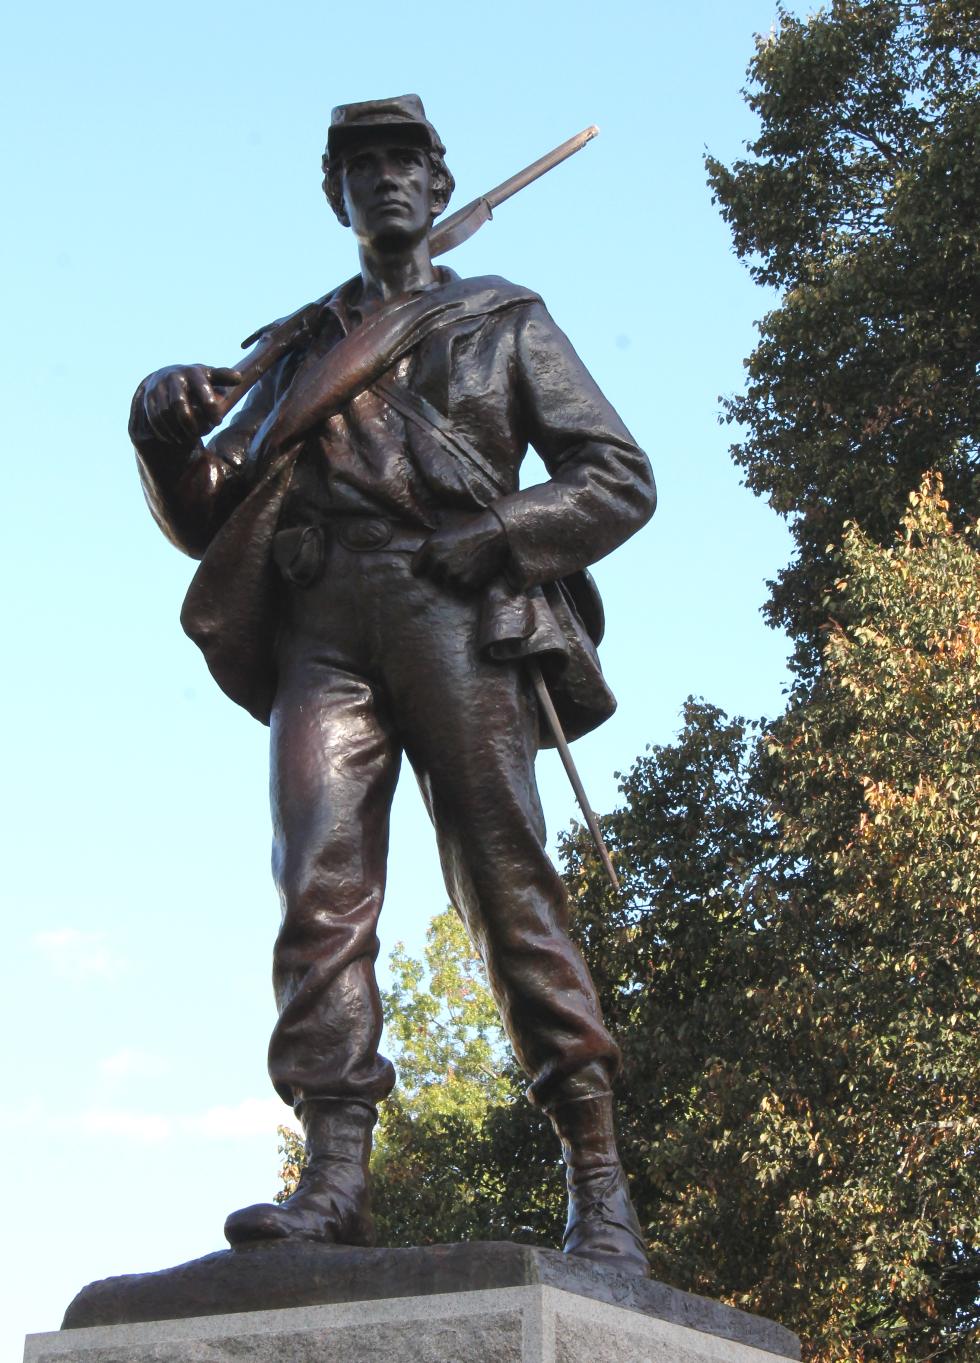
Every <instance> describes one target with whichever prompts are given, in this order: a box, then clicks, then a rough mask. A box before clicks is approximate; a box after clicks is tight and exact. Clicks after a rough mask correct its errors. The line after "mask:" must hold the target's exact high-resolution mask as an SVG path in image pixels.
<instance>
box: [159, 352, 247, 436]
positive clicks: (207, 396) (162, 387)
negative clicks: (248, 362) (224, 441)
mask: <svg viewBox="0 0 980 1363" xmlns="http://www.w3.org/2000/svg"><path fill="white" fill-rule="evenodd" d="M241 377H242V376H241V374H240V373H239V372H238V370H237V369H222V368H213V367H211V366H209V365H204V364H172V365H168V367H167V368H166V369H158V370H157V371H156V373H155V374H151V375H150V377H149V378H148V379H146V380H145V382H144V384H143V413H144V415H145V417H146V422H147V425H148V426H149V428H150V430H151V431H152V432H153V434H154V435H155V436H156V437H157V438H158V439H159V440H165V441H168V442H170V443H174V444H180V445H186V444H188V443H190V444H195V443H196V442H197V441H198V440H200V439H201V438H202V436H205V435H207V434H208V432H209V431H213V430H214V428H215V426H217V425H218V424H219V422H220V421H221V419H222V417H223V416H224V415H225V411H224V406H223V404H222V403H221V402H220V400H219V399H220V394H218V393H217V392H216V391H215V389H217V388H230V387H233V386H234V385H235V384H237V383H240V382H241Z"/></svg>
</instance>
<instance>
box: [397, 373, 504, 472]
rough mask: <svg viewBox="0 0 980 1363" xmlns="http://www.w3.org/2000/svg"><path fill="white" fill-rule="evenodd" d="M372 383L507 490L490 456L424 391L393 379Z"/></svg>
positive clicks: (459, 456)
mask: <svg viewBox="0 0 980 1363" xmlns="http://www.w3.org/2000/svg"><path fill="white" fill-rule="evenodd" d="M371 386H372V388H373V389H374V391H375V392H376V393H378V394H379V395H380V396H381V397H382V398H384V400H385V402H387V403H388V405H389V407H393V408H394V409H395V411H396V412H397V413H398V414H399V416H401V417H404V419H405V420H406V421H411V422H414V424H415V425H416V426H419V427H421V429H422V430H423V431H425V433H426V434H427V435H430V436H432V437H433V438H434V439H435V440H437V441H438V443H439V444H440V445H442V447H443V449H446V450H448V451H449V453H450V454H453V455H455V456H456V458H457V459H461V460H462V461H463V463H464V464H468V465H469V466H470V468H471V469H472V470H473V471H474V472H475V473H477V474H479V475H480V477H481V478H483V479H485V480H486V481H487V482H488V483H489V484H490V486H491V487H493V488H495V489H496V490H497V492H499V493H501V494H502V493H504V492H506V490H507V489H506V486H505V485H504V483H503V482H502V480H501V477H500V474H499V473H498V471H497V470H496V469H495V468H494V467H493V465H492V464H491V463H490V461H489V459H487V457H486V456H485V455H484V454H482V453H481V452H480V450H478V449H477V448H476V446H475V445H474V444H473V443H472V442H471V441H469V440H467V438H466V436H465V435H464V434H463V432H462V431H460V430H457V429H456V427H455V426H454V425H453V423H452V422H451V421H450V420H449V418H448V417H447V416H444V415H443V413H442V412H440V411H439V409H438V408H437V407H433V405H432V403H431V402H429V401H428V400H427V399H426V398H424V397H422V395H421V393H412V392H410V391H409V390H408V389H407V388H402V387H400V386H398V385H396V384H394V383H390V382H389V381H388V380H387V379H378V380H376V381H375V383H373V384H372V385H371Z"/></svg>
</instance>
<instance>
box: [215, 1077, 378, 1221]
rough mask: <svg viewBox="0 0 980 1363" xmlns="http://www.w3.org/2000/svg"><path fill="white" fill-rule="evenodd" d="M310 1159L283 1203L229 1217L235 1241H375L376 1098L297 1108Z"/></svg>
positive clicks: (264, 1204)
mask: <svg viewBox="0 0 980 1363" xmlns="http://www.w3.org/2000/svg"><path fill="white" fill-rule="evenodd" d="M297 1115H298V1117H299V1119H300V1121H301V1122H302V1125H303V1130H304V1132H305V1135H306V1157H307V1162H306V1165H305V1167H304V1169H303V1172H302V1173H301V1174H300V1178H299V1184H298V1186H297V1188H296V1191H295V1192H294V1193H293V1194H291V1196H289V1197H287V1198H286V1199H285V1201H284V1202H280V1203H275V1202H258V1203H256V1204H255V1205H254V1206H251V1207H242V1208H241V1210H240V1211H237V1212H232V1213H231V1215H230V1216H229V1217H228V1219H227V1221H226V1222H225V1239H226V1240H227V1241H228V1243H229V1244H230V1245H233V1246H235V1245H244V1244H252V1243H255V1242H258V1241H263V1240H320V1241H324V1242H326V1243H327V1244H334V1245H372V1244H373V1243H374V1221H373V1219H372V1217H371V1210H370V1204H369V1185H368V1160H369V1159H370V1157H371V1133H372V1132H373V1130H374V1125H375V1122H376V1121H377V1120H378V1110H377V1108H376V1107H375V1106H374V1105H373V1104H372V1103H362V1102H356V1101H346V1100H340V1099H338V1100H336V1101H326V1102H324V1101H321V1102H306V1103H303V1104H301V1105H300V1107H299V1108H297Z"/></svg>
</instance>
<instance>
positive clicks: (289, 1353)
mask: <svg viewBox="0 0 980 1363" xmlns="http://www.w3.org/2000/svg"><path fill="white" fill-rule="evenodd" d="M790 1357H795V1358H798V1357H799V1354H798V1353H795V1352H794V1354H792V1355H787V1354H774V1353H772V1352H770V1351H768V1350H763V1349H757V1348H755V1347H754V1346H753V1345H751V1344H740V1343H738V1342H737V1341H735V1340H731V1339H725V1338H723V1337H722V1336H720V1335H714V1334H707V1333H705V1332H704V1331H702V1330H692V1329H691V1328H689V1327H688V1326H685V1325H675V1324H673V1323H672V1322H670V1321H665V1320H657V1319H656V1318H655V1317H651V1316H645V1315H642V1314H641V1313H640V1312H637V1311H630V1310H628V1309H626V1308H624V1307H622V1306H610V1305H609V1304H608V1303H607V1302H600V1301H593V1300H590V1299H589V1298H588V1297H579V1296H576V1295H574V1294H573V1293H571V1292H563V1291H561V1290H560V1289H559V1288H554V1287H543V1286H541V1285H537V1286H529V1287H501V1288H496V1289H492V1290H491V1291H489V1292H448V1293H444V1294H440V1295H439V1296H435V1297H397V1298H393V1299H389V1300H387V1301H364V1302H351V1303H345V1304H338V1305H335V1306H297V1307H293V1308H292V1309H291V1310H287V1311H243V1312H236V1313H235V1314H234V1315H230V1316H194V1317H191V1318H190V1319H185V1320H171V1321H154V1322H151V1323H144V1324H141V1325H109V1326H94V1327H91V1328H88V1329H80V1330H59V1331H57V1332H55V1333H52V1334H44V1335H29V1336H28V1339H27V1349H26V1351H25V1354H24V1360H25V1363H785V1360H787V1359H788V1358H790Z"/></svg>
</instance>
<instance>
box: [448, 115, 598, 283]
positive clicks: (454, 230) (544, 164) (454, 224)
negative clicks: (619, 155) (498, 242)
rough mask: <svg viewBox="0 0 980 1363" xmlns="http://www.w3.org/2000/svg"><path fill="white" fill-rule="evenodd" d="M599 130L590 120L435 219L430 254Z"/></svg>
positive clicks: (454, 242) (473, 227)
mask: <svg viewBox="0 0 980 1363" xmlns="http://www.w3.org/2000/svg"><path fill="white" fill-rule="evenodd" d="M598 133H599V129H598V128H597V127H596V126H595V124H594V123H593V124H592V126H591V127H589V128H584V129H583V130H582V132H580V133H576V134H575V136H574V137H570V138H569V139H568V141H567V142H562V144H561V146H558V147H555V148H554V150H553V151H549V152H548V153H547V154H546V155H545V156H540V157H538V159H537V161H532V162H531V164H530V165H529V166H525V167H524V169H523V170H519V171H518V172H517V174H516V175H512V176H511V177H510V178H509V179H508V180H504V182H503V183H502V184H499V185H497V187H496V188H495V189H491V190H488V191H487V193H486V194H481V195H480V196H479V198H477V199H473V200H471V202H470V203H468V204H464V205H463V207H462V208H459V209H457V210H456V212H455V213H452V214H450V216H449V217H448V218H443V220H442V221H441V222H437V223H436V225H435V227H433V229H432V234H431V236H430V237H429V244H430V246H431V249H432V254H433V255H434V256H441V255H443V254H444V253H445V252H446V251H451V250H452V249H453V247H454V246H459V245H461V244H462V243H463V242H464V241H466V240H467V239H468V238H469V237H471V236H472V235H473V233H474V232H477V231H479V229H480V228H481V227H482V226H483V224H484V223H485V222H487V221H488V220H489V219H490V218H491V217H492V215H493V210H494V209H495V208H496V207H497V205H498V204H502V203H503V202H504V201H505V199H509V198H510V197H511V196H512V195H513V194H516V193H518V191H519V190H522V189H524V188H525V187H526V186H527V185H529V184H531V182H532V181H534V180H537V179H539V178H540V177H541V176H542V175H546V174H547V173H548V171H549V170H554V168H555V166H557V165H560V164H561V163H562V161H566V160H567V159H568V157H569V156H574V155H575V153H576V152H577V151H581V150H582V148H583V147H584V146H585V145H586V143H587V142H591V141H592V139H593V137H597V136H598Z"/></svg>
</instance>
